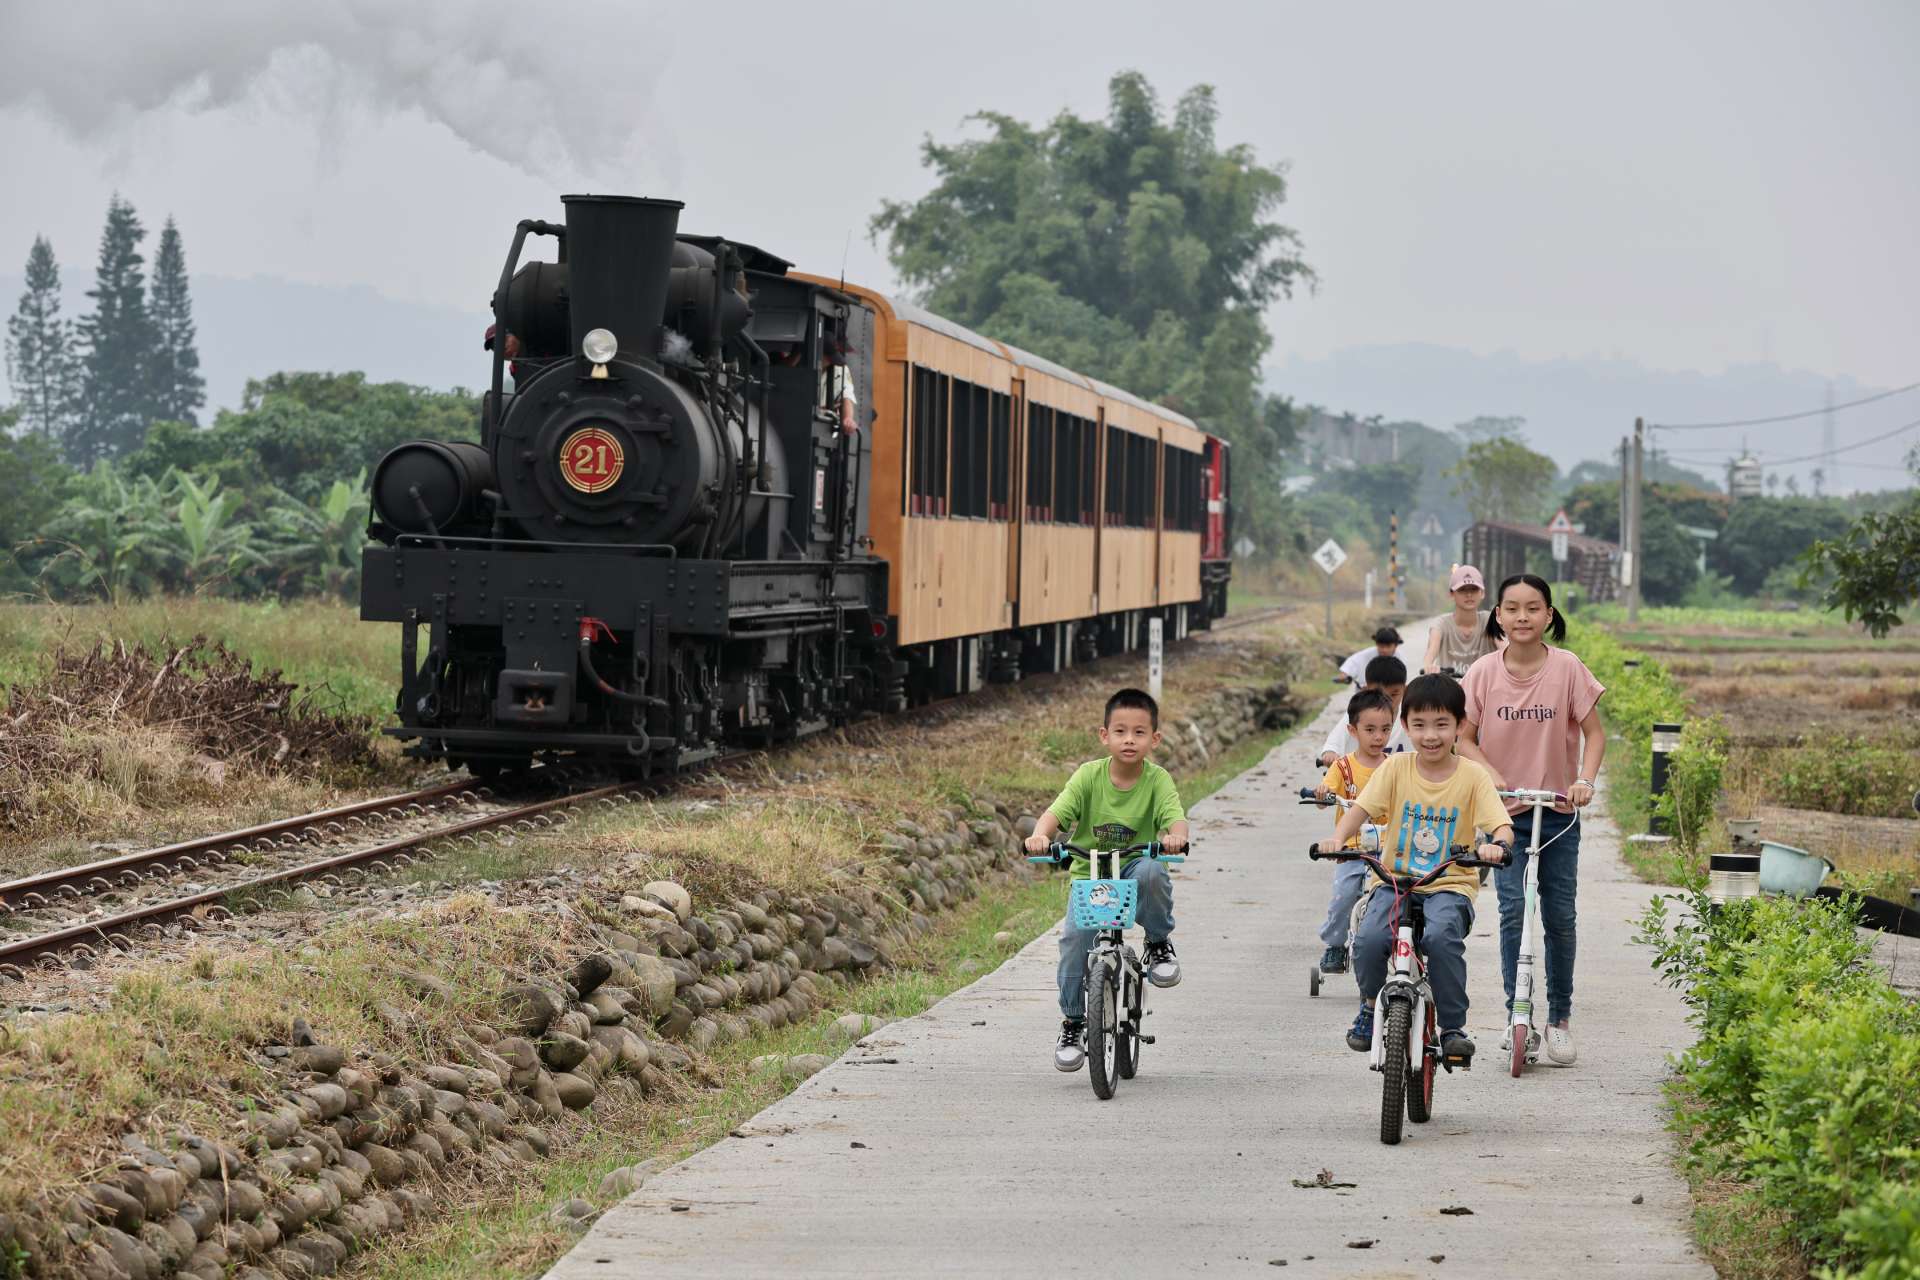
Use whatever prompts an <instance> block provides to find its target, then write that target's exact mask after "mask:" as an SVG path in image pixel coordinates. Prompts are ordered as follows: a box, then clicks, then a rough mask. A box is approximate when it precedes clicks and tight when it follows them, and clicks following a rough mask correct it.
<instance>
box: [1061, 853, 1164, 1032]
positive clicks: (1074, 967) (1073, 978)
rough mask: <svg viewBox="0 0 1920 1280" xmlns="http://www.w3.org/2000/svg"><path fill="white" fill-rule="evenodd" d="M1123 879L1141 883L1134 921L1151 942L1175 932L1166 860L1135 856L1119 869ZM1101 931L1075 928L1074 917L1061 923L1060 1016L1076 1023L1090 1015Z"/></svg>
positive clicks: (1160, 939) (1161, 939)
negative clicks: (1092, 967) (1091, 971)
mask: <svg viewBox="0 0 1920 1280" xmlns="http://www.w3.org/2000/svg"><path fill="white" fill-rule="evenodd" d="M1120 878H1121V879H1123V880H1132V881H1134V882H1135V883H1137V884H1138V885H1139V886H1140V900H1139V903H1138V905H1137V906H1136V907H1135V908H1134V913H1133V918H1134V922H1135V923H1136V924H1138V925H1139V926H1140V927H1141V928H1142V929H1145V930H1146V931H1147V941H1148V942H1160V941H1163V940H1165V939H1166V938H1167V937H1169V936H1171V935H1172V933H1173V879H1172V877H1170V876H1169V875H1167V867H1166V864H1165V863H1163V862H1155V861H1154V860H1153V859H1152V858H1135V859H1134V860H1133V861H1132V862H1129V863H1128V864H1127V865H1126V866H1124V867H1122V868H1120ZM1098 936H1099V933H1098V932H1097V931H1096V930H1093V929H1076V928H1074V927H1073V920H1072V918H1071V917H1069V918H1067V919H1065V920H1062V921H1061V922H1060V969H1059V973H1058V975H1057V976H1058V979H1059V983H1060V1016H1061V1017H1063V1018H1072V1019H1073V1020H1075V1021H1076V1022H1077V1021H1079V1020H1080V1019H1081V1018H1084V1017H1086V1016H1087V953H1088V952H1089V951H1092V950H1093V941H1094V939H1095V938H1097V937H1098Z"/></svg>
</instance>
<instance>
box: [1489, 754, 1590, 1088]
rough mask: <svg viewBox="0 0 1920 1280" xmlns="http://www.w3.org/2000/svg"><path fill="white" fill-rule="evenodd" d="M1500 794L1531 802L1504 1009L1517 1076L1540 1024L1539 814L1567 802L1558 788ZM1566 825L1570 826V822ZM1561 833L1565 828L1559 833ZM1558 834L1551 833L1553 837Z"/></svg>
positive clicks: (1534, 1052) (1536, 1045)
mask: <svg viewBox="0 0 1920 1280" xmlns="http://www.w3.org/2000/svg"><path fill="white" fill-rule="evenodd" d="M1500 798H1501V799H1503V800H1518V801H1519V802H1520V803H1521V804H1528V805H1532V806H1533V833H1532V835H1531V836H1529V837H1528V840H1527V869H1526V874H1525V876H1524V877H1523V880H1522V883H1523V884H1524V886H1525V888H1524V889H1523V894H1524V898H1525V904H1526V914H1525V917H1524V923H1523V924H1522V925H1521V929H1520V954H1519V956H1518V957H1517V961H1516V963H1515V964H1514V967H1513V1007H1512V1009H1511V1010H1509V1011H1508V1013H1507V1053H1508V1067H1509V1069H1510V1070H1511V1072H1512V1073H1513V1077H1514V1079H1516V1080H1517V1079H1519V1078H1520V1073H1521V1072H1522V1071H1524V1070H1525V1069H1526V1067H1527V1064H1529V1063H1532V1062H1538V1061H1539V1060H1540V1027H1539V1025H1538V1023H1537V1022H1536V1021H1535V1019H1534V1008H1533V1003H1534V1001H1533V989H1534V985H1535V984H1534V972H1533V971H1534V962H1535V958H1536V957H1538V956H1540V955H1541V954H1542V952H1541V949H1540V852H1541V850H1543V849H1545V848H1546V845H1543V844H1541V843H1540V818H1541V816H1542V815H1543V814H1544V813H1545V812H1546V809H1547V807H1548V806H1549V805H1555V804H1567V803H1568V800H1567V797H1565V796H1563V795H1561V794H1560V793H1559V792H1558V791H1502V792H1501V793H1500ZM1573 815H1574V817H1573V820H1574V822H1578V821H1579V820H1580V811H1579V810H1578V809H1575V810H1574V811H1573ZM1567 829H1568V830H1571V829H1572V827H1571V824H1569V826H1568V828H1567ZM1565 834H1566V831H1565V830H1563V831H1562V832H1561V833H1560V835H1565ZM1559 838H1560V836H1555V837H1554V838H1553V840H1558V839H1559ZM1553 840H1549V841H1547V844H1552V843H1553Z"/></svg>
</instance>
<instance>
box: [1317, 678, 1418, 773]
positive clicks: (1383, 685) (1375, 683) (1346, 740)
mask: <svg viewBox="0 0 1920 1280" xmlns="http://www.w3.org/2000/svg"><path fill="white" fill-rule="evenodd" d="M1362 688H1363V689H1371V690H1375V691H1377V692H1380V693H1384V694H1386V695H1387V700H1388V701H1389V702H1391V703H1393V719H1394V723H1393V736H1392V737H1390V738H1388V739H1387V754H1388V755H1392V754H1393V753H1394V752H1396V751H1410V750H1412V746H1411V744H1409V743H1408V741H1407V729H1406V726H1405V725H1403V724H1401V723H1400V697H1401V695H1402V694H1404V693H1406V691H1407V664H1406V663H1404V662H1402V661H1400V659H1398V658H1395V657H1390V656H1386V655H1381V656H1379V657H1376V658H1374V660H1373V661H1372V662H1369V663H1368V664H1367V670H1366V683H1365V684H1364V685H1363V686H1362ZM1359 749H1360V742H1359V740H1358V739H1357V738H1355V737H1354V736H1353V733H1352V731H1351V730H1350V729H1348V727H1347V726H1346V725H1345V724H1335V725H1334V726H1333V731H1332V732H1331V733H1329V734H1327V741H1326V743H1325V744H1324V745H1323V746H1322V747H1321V748H1320V755H1319V762H1320V767H1321V768H1322V769H1325V768H1328V767H1329V766H1331V765H1332V764H1333V762H1334V761H1335V760H1338V759H1340V758H1341V757H1342V756H1347V755H1351V754H1353V753H1354V752H1355V751H1357V750H1359Z"/></svg>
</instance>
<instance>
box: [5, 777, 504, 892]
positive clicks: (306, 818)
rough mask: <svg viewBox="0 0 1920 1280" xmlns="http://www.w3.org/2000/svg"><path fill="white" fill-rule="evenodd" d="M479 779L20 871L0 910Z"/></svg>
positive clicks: (185, 864) (177, 865)
mask: <svg viewBox="0 0 1920 1280" xmlns="http://www.w3.org/2000/svg"><path fill="white" fill-rule="evenodd" d="M480 785H481V784H480V783H479V782H478V781H476V780H474V779H471V778H469V779H467V780H466V781H463V782H445V783H441V784H440V785H439V786H435V787H427V788H425V789H424V790H420V791H410V792H405V793H403V794H400V795H391V796H382V797H381V798H379V799H377V800H361V801H358V802H356V803H354V804H345V805H340V806H338V807H337V808H333V809H321V810H318V811H316V812H314V813H308V814H302V815H301V816H299V817H297V818H280V819H277V820H276V821H273V822H263V823H260V824H259V825H257V826H251V827H243V828H241V829H240V830H238V831H224V832H221V833H220V834H218V835H210V836H199V837H196V838H195V839H192V840H182V841H179V842H178V843H175V844H169V845H161V846H159V847H158V848H153V849H143V850H140V851H138V852H135V853H127V854H121V855H119V856H118V857H113V858H103V859H101V860H100V861H98V862H89V863H87V864H85V865H84V866H78V867H62V868H59V869H58V870H54V871H43V872H39V873H37V874H35V875H30V876H23V877H21V878H20V879H18V880H9V881H6V882H5V883H0V916H4V915H8V914H11V913H12V912H14V911H19V910H34V909H38V908H40V907H46V906H51V905H53V902H54V899H55V898H56V897H64V898H69V899H71V898H79V897H84V896H86V895H88V894H92V893H103V892H106V891H107V890H110V889H116V888H124V887H128V886H131V885H135V884H138V883H139V882H140V881H142V880H147V879H152V878H155V877H158V876H160V875H177V874H179V873H180V872H181V871H183V870H196V869H198V867H199V865H200V863H199V860H198V858H197V857H196V855H205V856H207V857H208V858H209V860H211V861H224V860H225V859H226V856H227V855H226V854H225V853H223V852H221V851H222V850H230V849H232V848H233V847H234V846H237V845H243V844H248V843H251V842H255V841H260V840H273V839H276V838H278V837H280V836H285V835H288V834H292V833H296V832H305V831H311V830H314V829H315V828H319V827H323V826H325V825H326V824H327V823H329V822H336V823H340V822H349V821H352V820H353V819H355V818H361V817H365V816H366V815H368V814H373V813H381V812H384V811H386V810H390V809H401V810H404V809H405V808H406V807H407V806H409V805H423V804H430V803H432V802H433V801H436V800H441V799H444V798H446V797H447V796H451V795H458V794H459V793H460V792H463V791H473V790H476V789H477V788H478V787H479V786H480ZM30 898H33V899H38V901H32V902H30V901H28V899H30Z"/></svg>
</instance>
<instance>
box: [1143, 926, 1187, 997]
mask: <svg viewBox="0 0 1920 1280" xmlns="http://www.w3.org/2000/svg"><path fill="white" fill-rule="evenodd" d="M1144 958H1145V962H1146V966H1147V981H1148V982H1151V983H1152V984H1153V985H1154V986H1156V987H1177V986H1179V985H1180V960H1179V958H1178V957H1177V956H1175V955H1174V954H1173V939H1171V938H1162V939H1160V941H1158V942H1149V943H1148V944H1147V954H1146V956H1145V957H1144Z"/></svg>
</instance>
